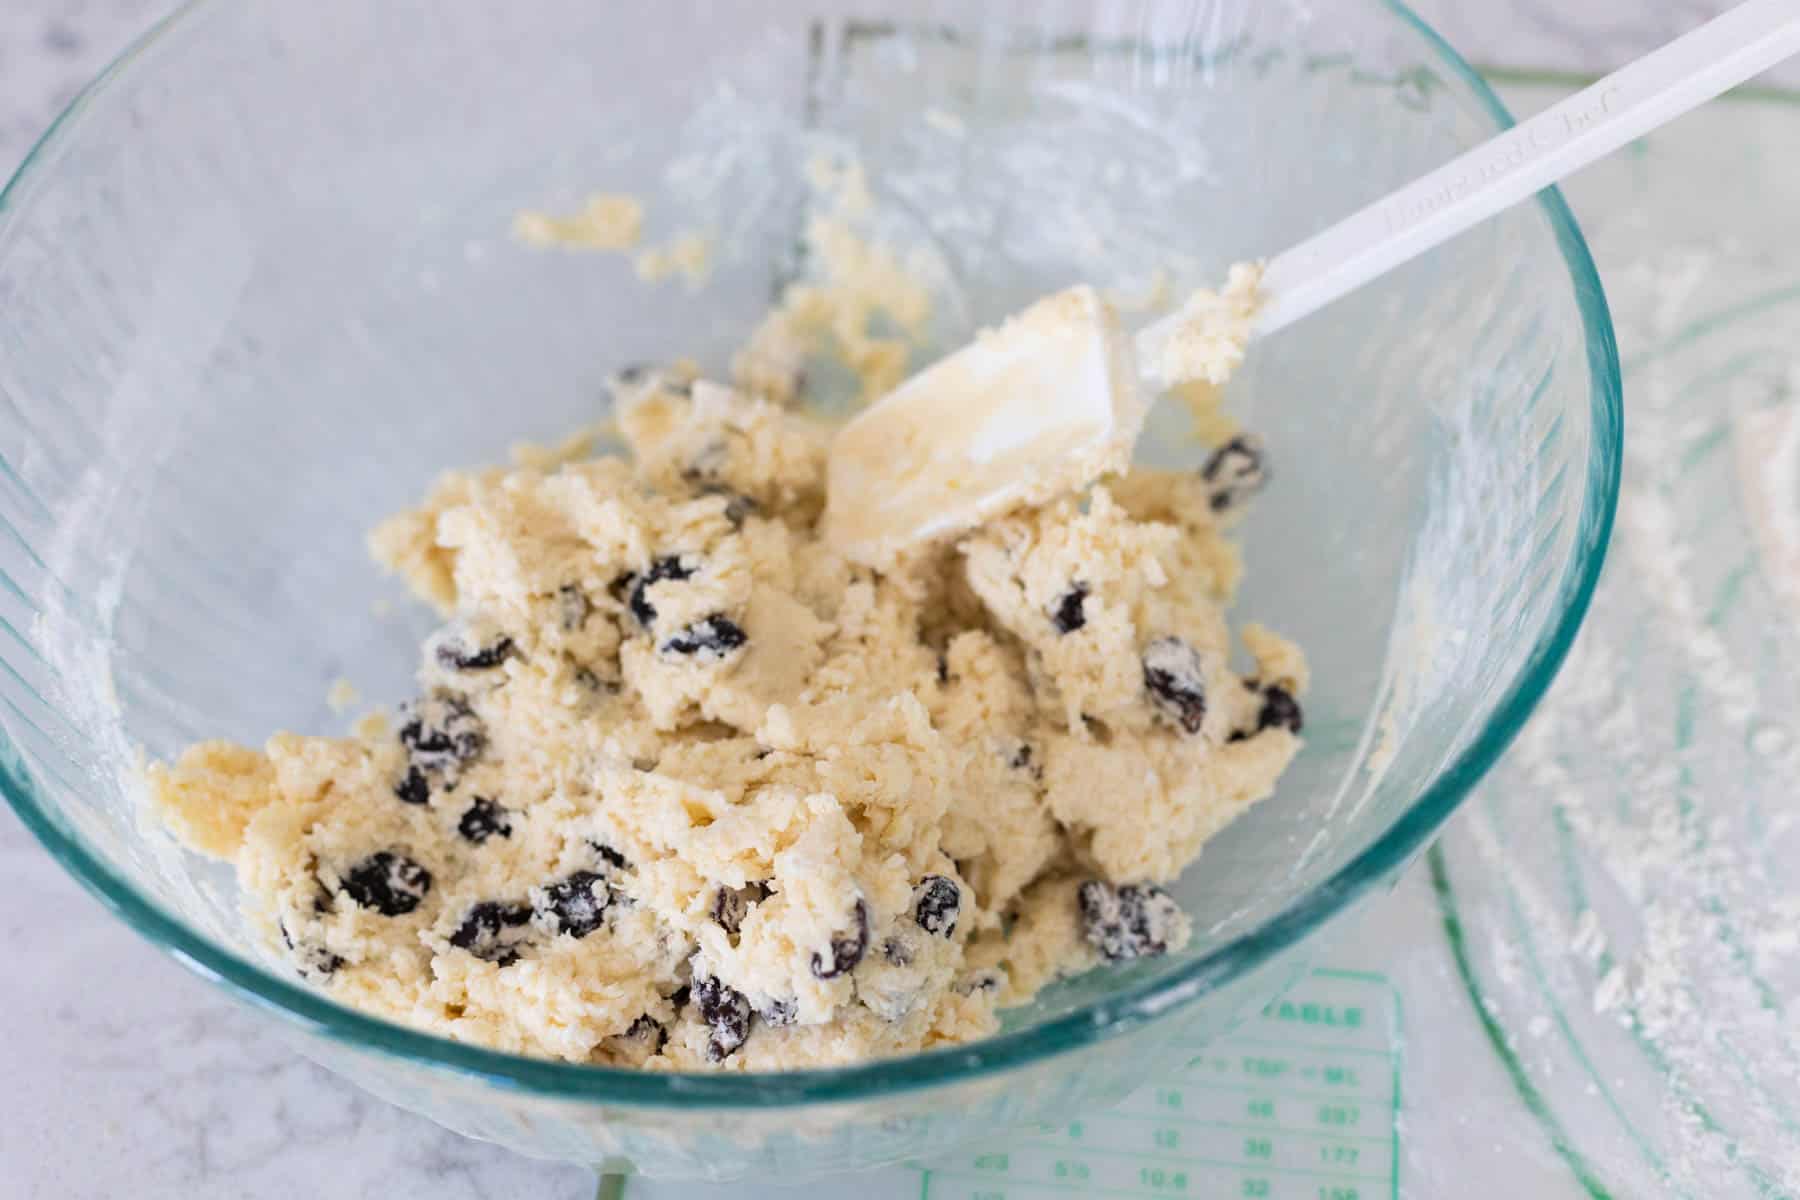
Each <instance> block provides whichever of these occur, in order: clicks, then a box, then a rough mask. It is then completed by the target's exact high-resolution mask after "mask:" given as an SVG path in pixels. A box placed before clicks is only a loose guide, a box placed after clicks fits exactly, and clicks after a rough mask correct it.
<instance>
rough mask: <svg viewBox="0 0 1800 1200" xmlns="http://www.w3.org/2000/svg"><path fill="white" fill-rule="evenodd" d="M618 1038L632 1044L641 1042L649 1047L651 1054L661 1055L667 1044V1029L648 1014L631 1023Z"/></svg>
mask: <svg viewBox="0 0 1800 1200" xmlns="http://www.w3.org/2000/svg"><path fill="white" fill-rule="evenodd" d="M619 1036H620V1037H624V1038H628V1039H630V1040H631V1041H634V1042H642V1043H643V1044H644V1045H646V1046H648V1047H650V1053H652V1054H661V1053H662V1048H663V1047H664V1046H666V1045H668V1044H669V1030H668V1027H667V1026H665V1025H664V1024H663V1023H662V1022H661V1021H659V1020H657V1019H656V1018H655V1017H653V1016H651V1015H650V1014H649V1013H645V1014H644V1015H643V1016H641V1017H639V1018H638V1019H637V1020H635V1021H633V1022H632V1023H631V1025H630V1026H629V1027H628V1028H627V1029H626V1030H625V1032H624V1033H622V1034H620V1035H619Z"/></svg>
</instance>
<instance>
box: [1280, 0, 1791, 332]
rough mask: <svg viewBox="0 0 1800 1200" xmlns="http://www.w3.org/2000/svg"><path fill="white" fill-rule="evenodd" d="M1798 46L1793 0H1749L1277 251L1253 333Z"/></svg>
mask: <svg viewBox="0 0 1800 1200" xmlns="http://www.w3.org/2000/svg"><path fill="white" fill-rule="evenodd" d="M1796 52H1800V0H1745V3H1742V4H1740V5H1738V6H1737V7H1736V8H1734V9H1732V10H1731V11H1730V12H1727V13H1724V14H1723V15H1721V16H1719V17H1716V18H1714V19H1713V20H1711V21H1708V22H1707V23H1706V24H1704V25H1702V26H1700V27H1699V28H1698V29H1696V30H1694V31H1693V32H1691V33H1688V34H1684V35H1683V36H1681V37H1679V38H1676V39H1675V40H1674V41H1672V42H1670V43H1669V44H1668V45H1666V46H1664V47H1662V48H1661V49H1659V50H1655V51H1652V52H1651V53H1649V54H1647V55H1645V56H1644V57H1643V58H1640V59H1638V60H1637V61H1636V62H1633V63H1631V64H1630V65H1628V66H1625V67H1622V68H1620V69H1619V70H1617V71H1615V72H1613V73H1612V74H1611V75H1608V76H1607V77H1606V78H1604V79H1602V80H1600V82H1598V83H1596V84H1594V85H1593V86H1591V87H1588V88H1585V89H1583V90H1582V91H1580V92H1577V93H1576V94H1575V95H1573V96H1571V97H1569V98H1568V99H1567V100H1564V101H1563V102H1562V103H1560V104H1557V105H1554V106H1552V107H1551V108H1548V109H1546V110H1545V111H1543V112H1541V113H1539V114H1538V115H1537V116H1535V117H1532V118H1531V119H1530V120H1528V121H1525V122H1523V123H1522V124H1519V125H1516V126H1514V127H1513V128H1511V129H1508V130H1506V131H1505V132H1503V133H1501V134H1498V135H1497V136H1495V137H1493V138H1491V139H1490V140H1488V141H1487V142H1485V143H1483V144H1482V145H1480V146H1478V147H1476V148H1475V149H1473V150H1471V151H1469V152H1468V153H1466V154H1464V155H1462V156H1461V157H1459V158H1457V159H1455V160H1453V161H1451V162H1450V163H1448V164H1446V165H1445V166H1442V167H1439V168H1438V169H1437V170H1435V171H1432V172H1430V173H1429V174H1427V175H1424V176H1422V177H1420V178H1419V179H1415V180H1414V181H1413V182H1411V183H1409V184H1407V185H1406V186H1405V187H1403V188H1401V189H1400V190H1399V191H1396V192H1394V193H1392V194H1391V195H1389V196H1387V197H1386V198H1385V199H1382V200H1377V201H1376V202H1375V203H1373V204H1371V205H1369V206H1368V207H1367V208H1364V209H1362V210H1360V211H1359V212H1356V213H1354V214H1352V215H1351V216H1349V217H1346V218H1345V219H1344V220H1342V221H1339V222H1338V223H1337V224H1336V225H1333V226H1331V227H1330V228H1329V229H1326V230H1325V231H1323V232H1322V233H1318V234H1315V235H1314V236H1313V237H1311V238H1308V239H1307V240H1306V241H1304V242H1302V243H1300V244H1299V245H1298V246H1295V247H1293V248H1292V249H1290V250H1288V251H1286V252H1285V253H1282V254H1280V255H1277V256H1276V257H1275V258H1274V259H1272V260H1270V262H1269V263H1268V266H1267V269H1266V271H1265V273H1264V275H1263V291H1264V294H1265V296H1266V297H1267V299H1266V301H1265V303H1264V306H1263V309H1262V311H1261V313H1260V314H1259V316H1258V318H1257V322H1256V325H1255V332H1256V334H1257V335H1258V336H1261V335H1263V334H1267V333H1273V332H1274V331H1275V330H1277V329H1280V328H1282V327H1283V326H1285V325H1289V324H1292V323H1293V322H1294V321H1297V320H1299V319H1300V318H1301V317H1304V316H1306V315H1308V314H1309V313H1311V312H1313V311H1315V310H1317V309H1319V308H1322V307H1324V306H1325V305H1327V304H1329V303H1331V302H1332V301H1333V300H1336V299H1337V298H1338V297H1340V296H1343V295H1344V294H1346V293H1348V292H1351V291H1354V290H1355V289H1356V288H1358V287H1361V286H1362V285H1363V284H1364V283H1366V282H1368V281H1369V280H1371V279H1373V278H1375V277H1376V276H1378V275H1381V274H1384V273H1385V272H1387V271H1388V270H1390V269H1392V268H1394V267H1397V266H1399V265H1400V264H1401V263H1404V262H1407V261H1408V260H1410V259H1412V258H1414V257H1416V256H1417V255H1419V254H1422V253H1424V252H1425V251H1426V250H1429V249H1431V248H1432V247H1433V246H1436V245H1437V244H1439V243H1440V242H1444V241H1448V240H1449V239H1450V238H1452V237H1454V236H1456V235H1457V234H1459V233H1461V232H1462V231H1463V230H1465V229H1468V228H1469V227H1470V226H1472V225H1475V224H1477V223H1478V222H1480V221H1483V220H1486V219H1487V218H1488V217H1490V216H1493V215H1494V214H1495V213H1497V212H1500V211H1501V210H1502V209H1505V208H1509V207H1510V206H1512V205H1513V204H1516V203H1518V202H1519V201H1520V200H1523V199H1525V198H1526V197H1529V196H1533V195H1536V194H1537V193H1538V192H1539V191H1541V190H1542V189H1544V188H1546V187H1549V186H1550V185H1551V184H1553V183H1555V182H1556V181H1557V180H1559V179H1562V178H1563V177H1564V176H1567V175H1569V174H1571V173H1573V172H1575V171H1577V170H1579V169H1580V168H1582V167H1585V166H1587V165H1588V164H1589V163H1591V162H1594V161H1595V160H1596V159H1599V158H1603V157H1605V156H1606V155H1608V154H1610V153H1612V152H1613V151H1614V150H1616V149H1618V148H1619V147H1620V146H1623V145H1624V144H1625V143H1626V142H1628V141H1631V140H1632V139H1633V138H1636V137H1640V136H1642V135H1643V134H1645V133H1647V132H1648V131H1650V130H1652V129H1654V128H1656V127H1657V126H1659V125H1662V124H1663V123H1665V122H1667V121H1670V120H1673V119H1674V118H1675V117H1678V116H1680V115H1681V114H1682V113H1685V112H1687V111H1688V110H1689V109H1692V108H1695V107H1697V106H1699V105H1700V104H1703V103H1705V102H1706V101H1708V100H1710V99H1712V98H1713V97H1714V96H1717V95H1718V94H1719V93H1721V92H1723V91H1725V90H1727V89H1728V88H1731V87H1735V86H1736V85H1737V84H1739V83H1742V82H1743V81H1744V80H1746V79H1749V78H1750V77H1752V76H1754V75H1756V74H1758V73H1759V72H1761V71H1764V70H1766V69H1767V68H1769V67H1771V66H1774V65H1775V64H1776V63H1778V62H1780V61H1781V60H1782V59H1784V58H1786V57H1788V56H1789V55H1791V54H1794V53H1796ZM1702 186H1705V185H1704V184H1703V185H1702Z"/></svg>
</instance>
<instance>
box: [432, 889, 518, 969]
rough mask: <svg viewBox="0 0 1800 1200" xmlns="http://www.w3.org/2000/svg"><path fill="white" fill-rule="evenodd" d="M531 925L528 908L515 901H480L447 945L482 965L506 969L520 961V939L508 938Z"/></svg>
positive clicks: (471, 909)
mask: <svg viewBox="0 0 1800 1200" xmlns="http://www.w3.org/2000/svg"><path fill="white" fill-rule="evenodd" d="M530 923H531V905H529V904H521V903H519V902H518V901H516V900H483V901H481V902H480V903H478V904H476V905H474V906H473V907H472V908H470V909H469V912H468V915H466V916H465V917H463V920H462V924H461V925H458V926H457V927H456V932H455V933H452V934H451V935H450V944H451V945H452V946H456V947H458V948H459V949H462V950H467V951H468V952H469V953H470V954H473V955H474V956H475V957H476V958H479V959H481V960H482V961H483V962H491V963H494V964H495V965H496V966H502V967H508V966H511V965H512V964H513V963H515V962H518V961H519V942H520V941H522V940H523V939H522V937H520V936H519V935H516V934H508V933H507V931H508V930H517V929H521V928H523V927H524V926H526V925H529V924H530Z"/></svg>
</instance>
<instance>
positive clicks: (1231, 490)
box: [1200, 433, 1269, 512]
mask: <svg viewBox="0 0 1800 1200" xmlns="http://www.w3.org/2000/svg"><path fill="white" fill-rule="evenodd" d="M1200 477H1201V478H1202V479H1204V480H1205V481H1206V485H1207V492H1208V503H1209V504H1211V505H1212V510H1213V511H1214V512H1225V511H1226V510H1228V509H1232V508H1236V507H1237V506H1238V505H1240V504H1242V503H1243V502H1244V501H1246V500H1248V499H1249V498H1250V497H1251V496H1254V495H1255V494H1256V493H1257V492H1259V491H1261V490H1262V489H1263V485H1265V484H1266V483H1268V482H1269V467H1268V462H1267V458H1266V455H1265V454H1264V453H1263V445H1262V441H1261V439H1259V438H1257V437H1255V436H1253V435H1251V434H1247V433H1240V434H1238V435H1237V436H1236V437H1234V438H1232V439H1231V440H1230V441H1228V442H1226V443H1225V444H1224V445H1222V446H1220V447H1219V448H1218V449H1216V450H1214V451H1213V452H1212V454H1211V455H1209V456H1208V457H1207V460H1206V463H1205V465H1203V466H1202V467H1201V468H1200Z"/></svg>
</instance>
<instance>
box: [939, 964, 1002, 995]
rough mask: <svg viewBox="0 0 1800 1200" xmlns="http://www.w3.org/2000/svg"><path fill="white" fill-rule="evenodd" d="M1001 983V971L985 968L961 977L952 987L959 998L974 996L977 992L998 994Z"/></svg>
mask: <svg viewBox="0 0 1800 1200" xmlns="http://www.w3.org/2000/svg"><path fill="white" fill-rule="evenodd" d="M1001 982H1002V979H1001V975H1000V972H999V971H997V970H995V969H994V968H992V967H985V968H983V969H981V970H978V971H970V972H969V973H968V974H966V975H963V976H961V977H960V978H958V979H957V981H956V982H955V983H954V984H952V985H951V987H952V989H953V990H954V991H955V992H956V994H957V995H959V996H973V995H974V994H975V993H976V992H997V991H999V990H1000V984H1001Z"/></svg>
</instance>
